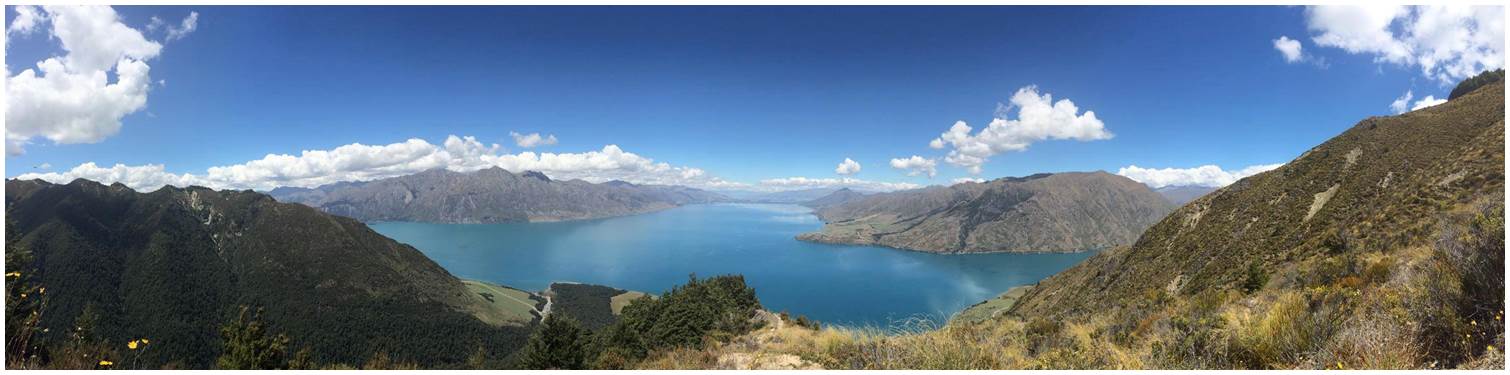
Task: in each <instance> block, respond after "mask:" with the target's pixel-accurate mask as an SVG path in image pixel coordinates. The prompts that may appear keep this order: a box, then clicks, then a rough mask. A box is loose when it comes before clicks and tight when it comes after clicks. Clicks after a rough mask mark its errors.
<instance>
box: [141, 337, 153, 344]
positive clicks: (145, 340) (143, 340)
mask: <svg viewBox="0 0 1510 375" xmlns="http://www.w3.org/2000/svg"><path fill="white" fill-rule="evenodd" d="M151 343H152V342H151V341H147V338H146V337H143V338H142V345H146V344H151Z"/></svg>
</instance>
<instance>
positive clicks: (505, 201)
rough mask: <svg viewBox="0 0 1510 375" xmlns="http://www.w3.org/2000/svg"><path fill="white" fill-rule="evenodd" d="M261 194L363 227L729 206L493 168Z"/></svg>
mask: <svg viewBox="0 0 1510 375" xmlns="http://www.w3.org/2000/svg"><path fill="white" fill-rule="evenodd" d="M269 194H271V195H272V196H273V197H274V198H277V199H278V200H279V201H283V202H294V203H300V204H304V205H307V206H310V207H315V208H318V209H320V210H321V211H324V212H328V213H332V214H336V215H341V216H346V217H351V218H355V219H357V220H361V221H365V222H374V221H417V222H432V223H501V222H536V221H561V220H578V219H596V218H604V217H614V216H625V215H633V214H640V213H646V212H652V211H657V210H664V209H668V208H672V207H677V206H681V205H685V204H694V203H711V202H723V201H729V200H730V199H729V198H728V197H725V196H723V195H720V194H717V193H712V192H708V191H703V190H699V189H694V188H688V187H682V186H666V185H637V184H633V183H629V182H624V181H617V180H615V181H608V182H604V183H600V184H594V183H590V182H586V181H582V180H569V181H558V180H552V179H551V178H550V177H547V176H546V175H545V174H543V173H540V172H535V171H526V172H524V173H519V174H515V173H512V172H509V171H506V170H503V169H502V168H497V167H493V168H488V169H482V170H477V171H472V172H456V171H450V170H445V169H432V170H428V171H424V172H420V173H415V174H411V175H406V176H399V177H392V178H386V179H380V180H373V181H366V182H350V183H337V184H330V185H325V186H320V187H317V188H287V187H285V188H277V189H273V190H272V191H270V192H269Z"/></svg>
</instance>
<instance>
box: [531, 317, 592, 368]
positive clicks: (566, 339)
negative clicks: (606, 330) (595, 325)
mask: <svg viewBox="0 0 1510 375" xmlns="http://www.w3.org/2000/svg"><path fill="white" fill-rule="evenodd" d="M589 334H590V332H589V331H587V330H586V329H584V328H582V324H581V323H577V320H576V319H573V318H571V317H569V316H566V315H565V314H559V313H556V314H550V315H547V316H546V317H545V321H544V322H542V323H541V325H540V329H538V330H536V331H535V333H534V334H532V335H530V338H529V341H528V342H526V343H525V344H524V350H523V351H521V352H520V354H519V356H520V360H519V366H520V367H523V368H526V369H531V370H581V369H586V368H587V343H588V340H589V339H590V338H589V337H588V335H589Z"/></svg>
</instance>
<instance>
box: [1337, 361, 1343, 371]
mask: <svg viewBox="0 0 1510 375" xmlns="http://www.w3.org/2000/svg"><path fill="white" fill-rule="evenodd" d="M1337 369H1338V370H1341V369H1342V362H1337Z"/></svg>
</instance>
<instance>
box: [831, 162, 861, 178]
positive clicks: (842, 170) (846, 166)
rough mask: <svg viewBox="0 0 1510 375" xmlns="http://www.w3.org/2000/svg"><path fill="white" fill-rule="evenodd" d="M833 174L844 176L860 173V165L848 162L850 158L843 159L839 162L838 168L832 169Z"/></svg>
mask: <svg viewBox="0 0 1510 375" xmlns="http://www.w3.org/2000/svg"><path fill="white" fill-rule="evenodd" d="M834 173H838V174H840V175H844V176H849V175H853V174H855V173H860V163H858V162H856V161H854V160H850V158H844V161H842V162H839V166H838V167H836V168H834Z"/></svg>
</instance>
